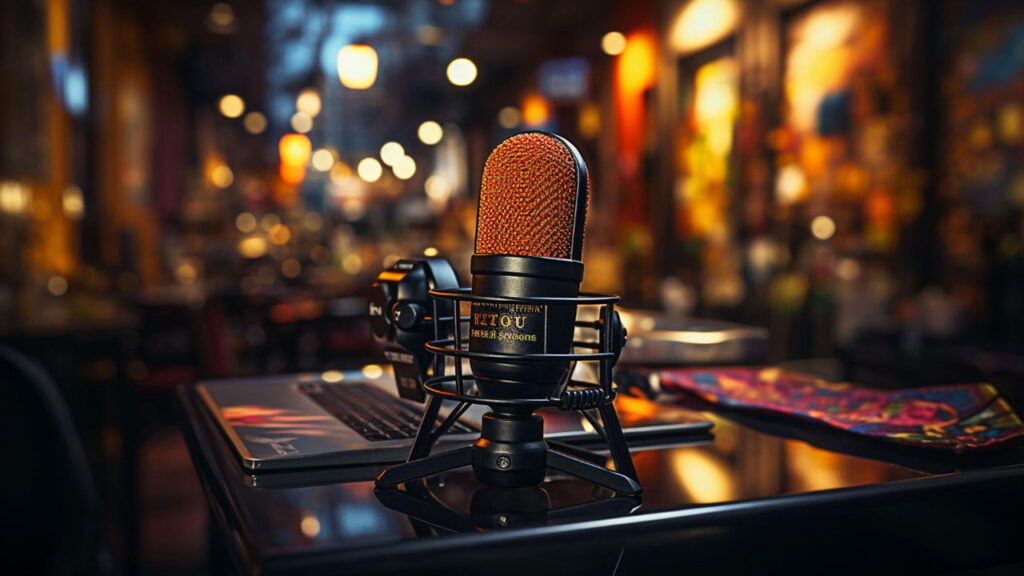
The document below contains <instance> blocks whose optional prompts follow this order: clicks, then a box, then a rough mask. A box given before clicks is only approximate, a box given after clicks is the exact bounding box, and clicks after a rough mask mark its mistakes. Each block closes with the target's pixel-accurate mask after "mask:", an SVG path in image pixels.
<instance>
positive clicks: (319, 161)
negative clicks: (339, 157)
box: [310, 148, 334, 172]
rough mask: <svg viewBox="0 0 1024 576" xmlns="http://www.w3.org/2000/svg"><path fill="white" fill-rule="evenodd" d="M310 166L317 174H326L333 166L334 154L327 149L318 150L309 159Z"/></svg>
mask: <svg viewBox="0 0 1024 576" xmlns="http://www.w3.org/2000/svg"><path fill="white" fill-rule="evenodd" d="M310 164H312V165H313V169H314V170H316V171H317V172H327V171H329V170H330V169H331V167H332V166H334V154H333V153H332V152H331V151H330V150H328V149H327V148H318V149H317V151H316V152H313V157H312V158H310Z"/></svg>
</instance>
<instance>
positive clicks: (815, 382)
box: [658, 368, 1024, 452]
mask: <svg viewBox="0 0 1024 576" xmlns="http://www.w3.org/2000/svg"><path fill="white" fill-rule="evenodd" d="M658 376H659V380H660V382H661V386H662V388H663V389H664V390H665V391H668V392H679V393H692V394H696V395H698V396H699V397H701V398H703V399H704V400H707V401H710V402H712V403H717V404H720V405H722V406H729V407H738V408H760V409H764V410H770V411H772V412H779V413H782V414H790V415H794V416H800V417H804V418H810V419H813V420H817V421H820V422H824V423H826V424H829V425H831V426H834V427H836V428H840V429H842V430H846V431H849V432H855V433H857V434H864V435H867V436H874V437H879V438H884V439H887V440H892V441H896V442H901V443H904V444H911V445H915V446H924V447H930V448H942V449H948V450H955V451H957V452H962V451H965V450H968V449H973V448H985V447H992V446H994V445H996V444H1000V443H1003V442H1006V441H1008V440H1011V439H1015V438H1017V439H1019V438H1022V437H1024V423H1022V422H1021V419H1020V418H1019V417H1018V416H1017V414H1016V413H1015V412H1014V411H1013V408H1011V407H1010V405H1009V403H1007V402H1006V400H1005V399H1003V398H1002V397H1000V396H999V391H998V390H996V388H995V387H994V386H992V385H991V384H960V385H953V386H931V387H926V388H911V389H905V390H876V389H872V388H865V387H862V386H856V385H853V384H843V383H835V382H826V381H824V380H820V379H817V378H814V377H813V376H809V375H806V374H800V373H797V372H787V371H784V370H781V369H779V368H721V369H718V368H716V369H707V368H704V369H701V368H687V369H677V370H663V371H660V372H659V373H658Z"/></svg>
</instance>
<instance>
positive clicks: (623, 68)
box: [617, 32, 657, 94]
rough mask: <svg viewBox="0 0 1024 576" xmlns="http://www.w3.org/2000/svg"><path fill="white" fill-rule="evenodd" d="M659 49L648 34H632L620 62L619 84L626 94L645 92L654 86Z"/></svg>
mask: <svg viewBox="0 0 1024 576" xmlns="http://www.w3.org/2000/svg"><path fill="white" fill-rule="evenodd" d="M656 62H657V49H656V48H655V43H654V38H653V37H652V36H651V35H650V34H646V33H639V32H637V33H633V34H630V35H629V37H628V38H627V40H626V49H625V50H623V52H622V56H621V57H620V58H619V62H618V66H617V68H618V72H619V82H620V84H621V89H622V91H624V92H629V93H634V94H635V93H638V92H643V91H644V90H646V89H647V88H650V87H651V86H652V85H653V84H654V79H655V75H656V70H655V63H656Z"/></svg>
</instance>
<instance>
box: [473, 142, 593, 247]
mask: <svg viewBox="0 0 1024 576" xmlns="http://www.w3.org/2000/svg"><path fill="white" fill-rule="evenodd" d="M582 169H583V170H585V167H583V168H582ZM580 170H581V168H580V167H579V166H577V161H576V155H574V154H573V151H572V150H570V149H569V147H568V146H567V145H566V144H565V143H564V142H563V141H562V140H560V139H558V138H555V137H554V136H551V135H550V134H544V133H540V132H525V133H522V134H516V135H515V136H512V137H511V138H508V139H507V140H505V141H504V142H502V143H501V144H499V145H498V147H497V148H495V149H494V151H493V152H491V155H490V156H489V157H488V158H487V163H486V164H485V165H484V173H483V180H482V182H481V186H480V207H479V209H478V212H477V229H476V253H477V254H507V255H510V256H543V257H547V258H564V259H577V260H578V259H579V258H580V247H581V245H582V243H583V221H582V220H583V218H580V222H576V219H577V204H578V203H579V202H582V203H583V206H582V210H581V211H580V212H579V214H580V215H582V216H583V217H585V215H586V203H587V198H588V196H589V195H590V179H589V175H588V176H587V179H586V181H585V182H584V183H583V185H584V186H585V189H584V192H583V194H578V193H577V192H578V188H579V178H580V176H581V175H580V174H579V171H580Z"/></svg>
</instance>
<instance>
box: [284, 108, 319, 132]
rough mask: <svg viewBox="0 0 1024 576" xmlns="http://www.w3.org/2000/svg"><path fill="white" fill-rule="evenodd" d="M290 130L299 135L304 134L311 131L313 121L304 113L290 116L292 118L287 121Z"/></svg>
mask: <svg viewBox="0 0 1024 576" xmlns="http://www.w3.org/2000/svg"><path fill="white" fill-rule="evenodd" d="M289 122H290V124H291V126H292V130H295V131H296V132H298V133H300V134H305V133H306V132H309V131H310V130H312V129H313V119H312V118H310V117H309V116H307V115H306V114H305V113H304V112H296V113H295V114H292V118H291V120H290V121H289Z"/></svg>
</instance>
